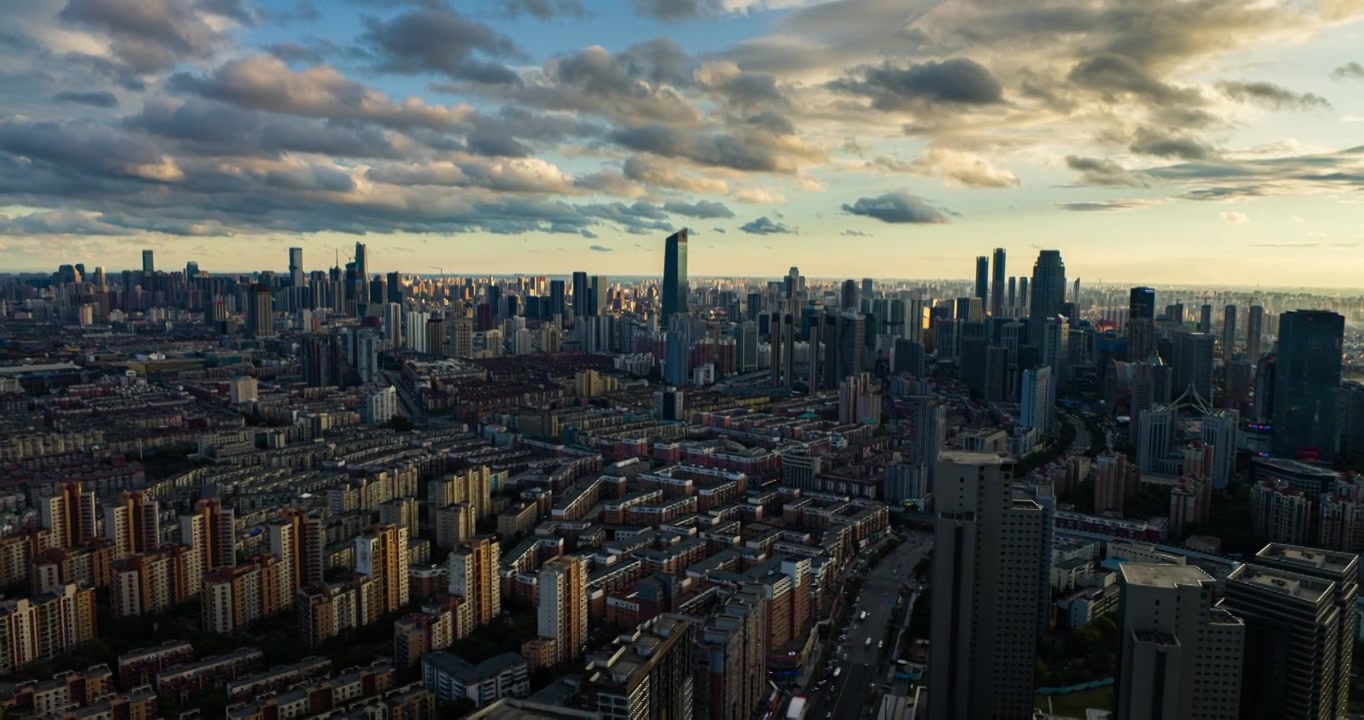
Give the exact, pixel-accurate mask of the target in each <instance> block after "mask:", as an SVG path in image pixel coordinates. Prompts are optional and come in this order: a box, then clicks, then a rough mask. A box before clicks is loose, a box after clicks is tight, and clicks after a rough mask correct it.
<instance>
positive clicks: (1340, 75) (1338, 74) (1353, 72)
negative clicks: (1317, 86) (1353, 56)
mask: <svg viewBox="0 0 1364 720" xmlns="http://www.w3.org/2000/svg"><path fill="white" fill-rule="evenodd" d="M1331 77H1332V78H1334V79H1336V80H1344V79H1346V78H1364V65H1360V64H1359V63H1357V62H1347V63H1345V64H1344V65H1341V66H1340V67H1338V68H1336V69H1335V70H1332V71H1331Z"/></svg>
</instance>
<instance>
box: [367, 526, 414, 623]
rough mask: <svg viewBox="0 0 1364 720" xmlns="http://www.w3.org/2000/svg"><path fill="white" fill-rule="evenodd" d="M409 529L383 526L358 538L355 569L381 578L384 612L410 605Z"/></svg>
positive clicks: (377, 578) (394, 610) (395, 610)
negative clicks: (408, 571)
mask: <svg viewBox="0 0 1364 720" xmlns="http://www.w3.org/2000/svg"><path fill="white" fill-rule="evenodd" d="M407 539H408V534H407V528H405V527H398V526H396V525H379V526H376V527H373V528H370V529H369V530H368V531H367V532H364V533H362V534H361V535H360V536H359V537H357V538H355V571H356V572H358V573H360V574H361V575H366V576H368V577H372V578H375V579H376V580H378V581H379V585H380V588H381V591H382V593H383V610H382V612H384V613H392V612H397V611H399V610H401V609H402V608H403V607H404V606H405V605H407V600H408V586H407Z"/></svg>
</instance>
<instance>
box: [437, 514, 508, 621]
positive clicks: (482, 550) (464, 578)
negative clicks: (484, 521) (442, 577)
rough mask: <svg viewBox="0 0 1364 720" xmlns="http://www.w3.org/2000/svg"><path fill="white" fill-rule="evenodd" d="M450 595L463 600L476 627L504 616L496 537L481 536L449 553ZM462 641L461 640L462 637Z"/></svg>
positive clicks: (499, 556)
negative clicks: (467, 605) (468, 607)
mask: <svg viewBox="0 0 1364 720" xmlns="http://www.w3.org/2000/svg"><path fill="white" fill-rule="evenodd" d="M449 562H450V594H451V595H458V596H460V597H461V598H464V602H466V603H468V604H469V606H470V616H471V620H472V623H473V625H474V626H475V627H477V626H479V625H487V624H488V623H490V622H492V621H493V620H494V619H496V618H497V616H498V615H501V614H502V578H501V576H500V575H499V574H498V568H499V566H500V565H501V564H502V547H501V546H500V545H498V544H497V536H496V535H480V536H478V537H476V538H473V539H472V540H469V541H467V542H465V543H464V546H463V547H461V548H459V549H458V550H456V551H454V552H452V553H450V561H449ZM461 637H462V636H461Z"/></svg>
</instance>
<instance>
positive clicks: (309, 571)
mask: <svg viewBox="0 0 1364 720" xmlns="http://www.w3.org/2000/svg"><path fill="white" fill-rule="evenodd" d="M266 532H267V533H268V534H269V537H268V541H269V543H270V553H271V554H272V555H274V556H275V557H277V558H279V560H280V563H281V564H282V565H284V577H285V579H286V582H287V583H288V584H289V586H290V588H291V592H297V591H298V590H299V589H300V588H305V587H307V586H309V585H314V584H316V583H320V582H322V575H323V569H324V568H323V562H324V561H323V557H324V550H325V547H324V546H325V545H326V541H327V537H326V531H325V527H324V525H323V520H322V518H320V517H313V516H311V515H309V514H308V513H307V511H305V510H303V509H301V508H285V509H284V511H283V512H282V513H281V518H280V520H279V522H277V523H271V524H269V525H267V526H266Z"/></svg>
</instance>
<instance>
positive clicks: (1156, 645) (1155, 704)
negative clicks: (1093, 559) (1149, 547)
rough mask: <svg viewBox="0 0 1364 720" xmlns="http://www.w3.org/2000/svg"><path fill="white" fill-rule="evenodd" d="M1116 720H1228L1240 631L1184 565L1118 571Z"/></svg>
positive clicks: (1235, 701) (1208, 584)
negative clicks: (1194, 719)
mask: <svg viewBox="0 0 1364 720" xmlns="http://www.w3.org/2000/svg"><path fill="white" fill-rule="evenodd" d="M1121 582H1122V608H1121V621H1120V622H1121V635H1120V638H1121V648H1122V649H1121V652H1120V655H1119V661H1118V667H1119V672H1118V677H1117V687H1116V693H1117V699H1118V717H1119V718H1122V720H1159V719H1160V718H1167V719H1168V720H1182V719H1184V718H1188V719H1189V720H1192V719H1193V718H1200V719H1204V718H1205V719H1206V720H1236V718H1238V717H1240V701H1241V697H1240V693H1241V658H1242V654H1243V653H1244V652H1245V634H1246V626H1245V624H1243V623H1242V622H1241V619H1240V618H1238V617H1236V616H1235V615H1233V614H1231V613H1230V612H1227V611H1226V610H1225V609H1223V608H1222V607H1220V606H1219V605H1218V604H1217V603H1216V602H1215V601H1214V595H1215V592H1216V581H1214V580H1213V579H1212V578H1211V577H1209V576H1208V574H1207V573H1205V572H1203V571H1202V570H1201V569H1199V568H1197V567H1194V566H1192V565H1147V564H1142V563H1124V564H1123V565H1122V568H1121Z"/></svg>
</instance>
